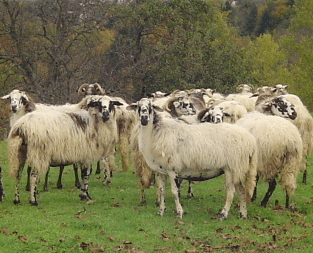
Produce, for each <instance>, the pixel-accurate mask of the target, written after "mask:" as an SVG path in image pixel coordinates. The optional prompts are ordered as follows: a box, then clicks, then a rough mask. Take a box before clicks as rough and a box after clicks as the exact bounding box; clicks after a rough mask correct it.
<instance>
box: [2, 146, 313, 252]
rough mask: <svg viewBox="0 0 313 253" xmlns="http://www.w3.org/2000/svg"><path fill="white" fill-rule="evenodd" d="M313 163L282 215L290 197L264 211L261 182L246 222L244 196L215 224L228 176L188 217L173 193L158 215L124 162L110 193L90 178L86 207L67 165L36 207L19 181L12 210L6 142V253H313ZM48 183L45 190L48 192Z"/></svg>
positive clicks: (189, 204) (187, 205)
mask: <svg viewBox="0 0 313 253" xmlns="http://www.w3.org/2000/svg"><path fill="white" fill-rule="evenodd" d="M312 162H313V157H310V159H309V161H308V163H309V164H310V166H309V176H308V184H307V185H304V184H302V183H301V179H302V174H299V177H298V189H297V190H296V192H295V194H294V196H293V197H292V199H291V203H292V206H293V210H292V211H288V210H284V203H285V193H284V192H283V191H282V189H281V187H280V186H278V187H277V189H276V191H275V192H274V194H273V196H272V197H271V199H270V202H269V205H268V207H267V208H261V207H259V204H260V202H261V198H262V197H263V196H264V194H265V191H266V189H267V184H266V183H264V182H260V183H259V186H258V189H259V198H258V199H257V201H256V202H255V203H251V204H249V205H248V219H245V220H240V219H239V210H238V198H237V196H236V197H235V199H234V203H233V205H232V208H231V210H230V213H229V216H228V218H227V220H225V221H218V220H217V219H216V217H217V214H218V212H219V211H220V209H221V208H222V207H223V206H224V202H225V198H226V191H225V189H224V183H223V182H224V176H221V177H219V178H215V179H212V180H210V181H206V182H201V183H198V184H196V185H194V193H195V197H194V198H192V199H187V198H186V194H187V184H185V185H184V187H183V189H182V199H181V203H182V204H183V208H184V210H185V212H187V214H186V215H185V216H184V217H183V219H177V218H175V217H174V209H175V205H174V201H173V198H172V196H171V192H170V188H169V187H167V194H166V205H167V211H166V213H165V215H164V217H160V216H158V215H157V210H158V208H157V207H156V206H155V196H156V188H151V189H147V190H146V194H147V202H148V204H147V205H146V206H140V205H139V187H138V184H137V182H138V177H137V176H136V175H135V174H134V172H133V169H132V168H130V169H129V170H128V171H127V172H121V166H120V162H119V157H118V156H117V158H116V169H115V171H114V172H113V178H112V183H111V186H110V187H104V186H103V185H102V182H101V180H102V175H101V178H99V176H98V175H94V174H93V175H92V176H91V178H90V195H91V197H92V198H93V200H94V201H92V202H91V203H87V202H84V201H81V200H80V199H79V197H78V195H79V190H77V189H75V187H74V173H73V171H72V168H71V167H67V168H66V170H65V174H64V177H63V186H64V187H63V189H62V190H58V189H56V181H57V176H58V170H57V169H51V173H50V184H49V191H48V192H42V191H40V193H39V195H38V202H39V206H38V207H33V206H30V205H29V204H28V198H29V192H26V191H24V188H25V185H26V170H24V174H23V180H22V182H21V205H17V206H16V205H14V204H13V198H14V180H13V179H11V178H9V177H8V176H7V171H8V162H7V158H6V143H5V142H1V146H0V165H1V166H2V167H3V170H4V171H3V177H4V179H3V183H4V188H5V193H6V196H5V199H4V201H3V202H1V203H0V253H6V252H10V253H13V252H134V253H135V252H137V253H139V252H186V253H196V252H268V251H270V250H275V252H313V233H312V231H313V211H312V208H313V189H312V184H313V165H312ZM42 187H43V180H42V181H41V182H40V184H39V190H42Z"/></svg>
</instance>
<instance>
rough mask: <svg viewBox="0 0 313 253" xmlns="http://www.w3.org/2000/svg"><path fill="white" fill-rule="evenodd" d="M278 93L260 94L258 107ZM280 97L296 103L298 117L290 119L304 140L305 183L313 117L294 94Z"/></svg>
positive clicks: (312, 147)
mask: <svg viewBox="0 0 313 253" xmlns="http://www.w3.org/2000/svg"><path fill="white" fill-rule="evenodd" d="M273 91H275V89H274V90H273ZM275 94H276V93H274V92H273V93H272V94H269V95H260V96H259V97H258V100H257V107H258V108H259V107H260V106H262V105H263V104H264V103H266V102H267V101H268V100H271V99H273V96H275ZM279 97H282V98H284V99H285V100H287V101H288V102H290V103H292V104H294V109H295V111H296V112H297V117H296V118H294V119H292V120H290V121H291V123H293V124H294V125H295V126H296V127H297V128H298V130H299V132H300V135H301V138H302V142H303V152H302V155H303V157H302V162H301V169H300V171H301V172H304V174H303V180H302V181H303V183H306V180H307V158H308V157H309V156H310V155H311V153H312V149H313V117H312V116H311V114H310V112H309V111H308V109H307V108H306V107H305V106H304V105H303V103H302V102H301V100H300V98H299V97H298V96H296V95H293V94H285V95H281V96H279Z"/></svg>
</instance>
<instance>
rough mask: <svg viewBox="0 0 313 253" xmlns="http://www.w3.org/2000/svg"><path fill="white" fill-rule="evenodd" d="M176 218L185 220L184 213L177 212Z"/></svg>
mask: <svg viewBox="0 0 313 253" xmlns="http://www.w3.org/2000/svg"><path fill="white" fill-rule="evenodd" d="M175 217H176V218H180V219H182V218H183V213H182V212H176V214H175Z"/></svg>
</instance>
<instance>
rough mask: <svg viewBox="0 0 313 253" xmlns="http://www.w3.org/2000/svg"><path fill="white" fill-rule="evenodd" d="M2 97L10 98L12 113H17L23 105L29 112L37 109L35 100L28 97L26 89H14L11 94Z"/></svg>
mask: <svg viewBox="0 0 313 253" xmlns="http://www.w3.org/2000/svg"><path fill="white" fill-rule="evenodd" d="M1 99H10V110H11V112H12V113H17V112H18V111H19V110H21V109H22V108H23V107H25V110H26V111H27V112H31V111H33V110H34V109H35V105H34V102H33V101H32V100H31V99H30V98H28V96H27V95H26V93H25V92H24V91H20V90H13V91H12V92H11V93H10V94H8V95H5V96H3V97H1Z"/></svg>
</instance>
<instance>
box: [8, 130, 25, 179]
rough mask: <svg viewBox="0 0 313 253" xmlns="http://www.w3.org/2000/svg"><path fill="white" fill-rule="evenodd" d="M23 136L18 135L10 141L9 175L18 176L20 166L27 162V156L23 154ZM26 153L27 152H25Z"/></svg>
mask: <svg viewBox="0 0 313 253" xmlns="http://www.w3.org/2000/svg"><path fill="white" fill-rule="evenodd" d="M22 144H23V138H22V137H21V136H18V135H16V136H15V137H12V138H10V139H9V141H8V158H9V165H10V169H9V176H10V177H12V178H17V177H18V174H19V168H20V167H21V164H22V163H25V160H26V159H25V156H24V155H23V152H22V150H23V147H22ZM24 154H25V153H24Z"/></svg>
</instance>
